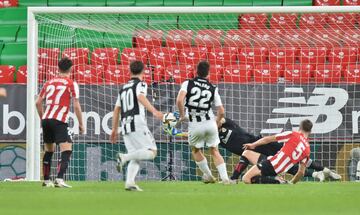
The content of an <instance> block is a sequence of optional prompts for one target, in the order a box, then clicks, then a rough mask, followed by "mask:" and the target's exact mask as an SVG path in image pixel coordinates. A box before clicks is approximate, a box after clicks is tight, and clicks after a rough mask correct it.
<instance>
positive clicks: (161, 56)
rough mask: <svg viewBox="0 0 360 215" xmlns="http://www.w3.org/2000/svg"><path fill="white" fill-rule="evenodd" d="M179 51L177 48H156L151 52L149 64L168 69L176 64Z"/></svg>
mask: <svg viewBox="0 0 360 215" xmlns="http://www.w3.org/2000/svg"><path fill="white" fill-rule="evenodd" d="M176 60H177V50H176V49H175V48H167V47H162V48H155V49H153V50H152V51H151V52H150V55H149V63H150V65H152V66H162V67H164V68H165V67H167V66H170V65H173V64H176Z"/></svg>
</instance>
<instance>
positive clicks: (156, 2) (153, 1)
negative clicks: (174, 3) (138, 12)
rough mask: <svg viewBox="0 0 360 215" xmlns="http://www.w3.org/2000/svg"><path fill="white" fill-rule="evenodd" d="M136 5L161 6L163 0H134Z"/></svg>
mask: <svg viewBox="0 0 360 215" xmlns="http://www.w3.org/2000/svg"><path fill="white" fill-rule="evenodd" d="M135 5H136V6H163V5H164V0H136V1H135Z"/></svg>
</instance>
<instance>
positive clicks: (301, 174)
mask: <svg viewBox="0 0 360 215" xmlns="http://www.w3.org/2000/svg"><path fill="white" fill-rule="evenodd" d="M305 170H306V164H305V163H302V162H301V163H300V165H299V169H298V171H297V173H296V174H295V175H294V177H293V178H292V179H291V181H290V183H291V184H296V183H297V182H298V181H300V179H302V177H304V175H305Z"/></svg>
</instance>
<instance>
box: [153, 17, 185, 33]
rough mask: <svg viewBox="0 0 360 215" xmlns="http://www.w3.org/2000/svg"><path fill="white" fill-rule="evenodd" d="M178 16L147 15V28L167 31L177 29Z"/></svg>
mask: <svg viewBox="0 0 360 215" xmlns="http://www.w3.org/2000/svg"><path fill="white" fill-rule="evenodd" d="M177 22H178V15H176V14H175V15H174V14H155V15H149V22H148V24H149V28H150V29H156V30H163V31H169V30H172V29H177V27H178V23H177Z"/></svg>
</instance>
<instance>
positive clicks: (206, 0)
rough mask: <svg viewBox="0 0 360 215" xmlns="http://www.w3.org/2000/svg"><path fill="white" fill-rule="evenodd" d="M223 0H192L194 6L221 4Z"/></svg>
mask: <svg viewBox="0 0 360 215" xmlns="http://www.w3.org/2000/svg"><path fill="white" fill-rule="evenodd" d="M222 5H223V0H194V6H222Z"/></svg>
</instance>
